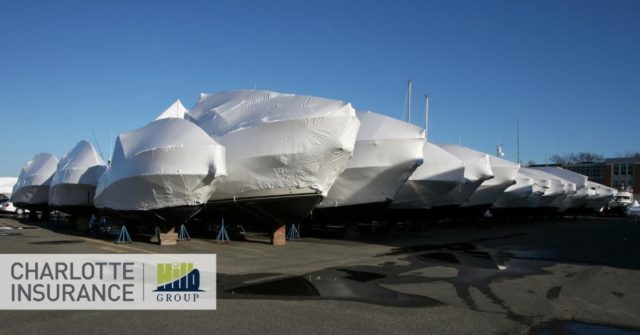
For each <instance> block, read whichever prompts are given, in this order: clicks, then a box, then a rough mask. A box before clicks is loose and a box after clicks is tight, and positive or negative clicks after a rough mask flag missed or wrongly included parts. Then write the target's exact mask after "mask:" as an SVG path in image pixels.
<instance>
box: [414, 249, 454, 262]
mask: <svg viewBox="0 0 640 335" xmlns="http://www.w3.org/2000/svg"><path fill="white" fill-rule="evenodd" d="M419 257H420V258H423V259H426V260H433V261H438V262H442V263H448V264H460V261H458V259H457V258H456V256H454V255H453V254H452V253H450V252H430V253H428V254H424V255H420V256H419Z"/></svg>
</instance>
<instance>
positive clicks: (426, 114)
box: [424, 94, 429, 138]
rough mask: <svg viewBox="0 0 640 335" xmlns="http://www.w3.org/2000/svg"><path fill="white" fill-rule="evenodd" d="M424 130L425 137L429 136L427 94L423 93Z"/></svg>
mask: <svg viewBox="0 0 640 335" xmlns="http://www.w3.org/2000/svg"><path fill="white" fill-rule="evenodd" d="M424 131H425V133H426V136H425V137H426V138H428V137H429V95H427V94H425V95H424Z"/></svg>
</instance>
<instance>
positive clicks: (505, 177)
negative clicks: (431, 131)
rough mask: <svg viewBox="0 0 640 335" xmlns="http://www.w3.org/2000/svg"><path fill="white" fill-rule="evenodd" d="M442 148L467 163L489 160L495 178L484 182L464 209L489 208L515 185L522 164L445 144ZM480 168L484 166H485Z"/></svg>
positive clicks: (467, 201) (465, 203) (465, 204)
mask: <svg viewBox="0 0 640 335" xmlns="http://www.w3.org/2000/svg"><path fill="white" fill-rule="evenodd" d="M441 147H442V148H443V149H445V150H447V151H448V152H449V153H451V154H453V155H455V156H456V157H458V158H460V159H461V160H463V161H465V162H473V161H478V162H482V161H484V160H485V159H487V158H488V160H489V166H490V169H491V173H492V174H493V178H490V179H487V180H484V181H483V182H482V183H481V184H480V186H478V188H477V189H476V190H475V191H474V192H473V193H472V194H471V196H470V197H469V198H468V199H467V200H466V201H465V202H464V203H463V204H462V207H484V208H485V209H486V208H489V207H490V206H491V205H492V204H493V203H494V202H496V200H498V198H499V197H500V195H502V193H503V192H504V191H505V190H506V189H507V188H508V187H509V186H511V185H513V184H514V183H515V180H516V175H517V173H518V170H519V169H520V164H518V163H514V162H511V161H508V160H505V159H502V158H498V157H495V156H492V155H488V154H486V153H483V152H480V151H476V150H473V149H470V148H467V147H463V146H460V145H454V144H443V145H441ZM480 166H484V165H483V164H482V165H480Z"/></svg>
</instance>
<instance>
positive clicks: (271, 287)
mask: <svg viewBox="0 0 640 335" xmlns="http://www.w3.org/2000/svg"><path fill="white" fill-rule="evenodd" d="M227 292H229V293H231V294H255V295H270V296H289V297H290V296H301V297H317V296H320V293H319V292H318V290H317V289H316V288H315V287H314V286H313V284H311V283H310V282H309V281H308V280H306V279H305V278H303V277H301V276H298V277H289V278H285V279H277V280H272V281H267V282H264V283H258V284H253V285H246V286H241V287H237V288H234V289H231V290H227Z"/></svg>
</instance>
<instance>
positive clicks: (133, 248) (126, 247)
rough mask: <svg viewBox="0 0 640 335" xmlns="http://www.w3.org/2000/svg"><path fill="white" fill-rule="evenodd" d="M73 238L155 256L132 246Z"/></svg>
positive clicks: (152, 252)
mask: <svg viewBox="0 0 640 335" xmlns="http://www.w3.org/2000/svg"><path fill="white" fill-rule="evenodd" d="M75 237H76V238H79V239H83V240H85V241H87V242H93V243H98V244H103V245H106V246H108V247H110V248H113V247H118V248H124V249H129V250H135V251H140V252H144V253H147V254H157V252H154V251H149V250H145V249H140V248H136V247H132V246H129V245H123V244H115V243H113V242H105V241H101V240H96V239H92V238H89V237H82V236H75Z"/></svg>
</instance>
